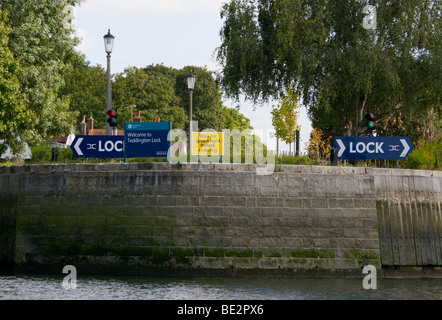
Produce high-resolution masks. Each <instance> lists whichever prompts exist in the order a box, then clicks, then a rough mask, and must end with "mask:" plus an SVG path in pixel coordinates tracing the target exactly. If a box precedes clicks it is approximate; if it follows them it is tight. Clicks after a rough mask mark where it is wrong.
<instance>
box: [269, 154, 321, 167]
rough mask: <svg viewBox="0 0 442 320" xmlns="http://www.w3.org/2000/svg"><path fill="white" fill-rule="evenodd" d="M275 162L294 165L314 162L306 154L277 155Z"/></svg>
mask: <svg viewBox="0 0 442 320" xmlns="http://www.w3.org/2000/svg"><path fill="white" fill-rule="evenodd" d="M277 163H280V164H294V165H312V164H314V163H315V162H314V161H313V160H312V159H311V158H309V157H308V156H292V155H282V156H278V159H277Z"/></svg>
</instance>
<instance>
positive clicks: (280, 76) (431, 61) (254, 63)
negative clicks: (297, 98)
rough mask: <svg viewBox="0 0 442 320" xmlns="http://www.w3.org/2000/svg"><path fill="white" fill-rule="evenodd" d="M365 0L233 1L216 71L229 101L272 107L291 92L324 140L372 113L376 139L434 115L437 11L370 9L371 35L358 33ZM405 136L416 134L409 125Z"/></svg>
mask: <svg viewBox="0 0 442 320" xmlns="http://www.w3.org/2000/svg"><path fill="white" fill-rule="evenodd" d="M366 4H367V3H366V2H364V1H354V0H342V1H327V0H313V1H312V0H232V1H230V2H229V3H226V4H225V5H224V6H223V9H222V11H221V17H222V18H223V19H224V24H223V27H222V29H221V31H220V36H221V41H222V43H221V45H220V47H219V48H217V50H216V54H217V60H218V62H219V63H220V64H221V65H222V72H221V73H220V75H218V78H219V81H220V85H221V87H222V88H223V89H224V90H225V91H226V93H227V95H228V96H230V97H233V98H238V97H239V96H240V95H241V94H244V95H245V96H246V98H248V99H250V100H252V101H253V102H255V103H260V102H262V101H268V100H269V99H270V98H274V99H278V98H279V97H280V96H281V94H282V93H283V92H285V91H286V90H287V88H289V86H290V84H291V83H294V84H295V89H296V90H299V91H300V92H301V93H302V99H303V103H304V104H306V106H308V112H309V116H310V118H311V120H312V122H313V126H314V127H317V128H320V129H322V130H324V131H325V132H328V133H330V134H336V135H342V134H343V133H344V132H346V130H347V128H350V129H351V130H352V135H364V134H368V133H367V132H364V131H363V125H362V120H363V116H364V112H367V111H371V112H374V113H376V115H377V119H378V123H379V124H380V125H379V126H378V130H377V133H378V135H384V133H385V132H387V131H388V132H393V133H395V130H396V128H397V126H396V125H395V123H393V122H390V121H386V120H388V118H389V117H390V116H391V115H394V116H395V117H396V118H398V117H399V118H400V119H401V120H402V121H403V122H410V120H411V121H414V120H418V119H421V117H422V116H423V117H425V116H426V114H427V112H428V110H429V109H430V108H431V107H438V106H440V97H441V96H442V85H441V76H442V73H441V72H440V70H441V62H442V56H441V54H440V52H442V40H441V39H442V35H441V32H442V31H441V30H442V26H441V21H442V20H441V19H440V14H441V10H440V2H438V1H434V0H413V1H409V0H398V1H377V2H376V9H377V11H376V12H377V27H376V28H375V29H368V30H367V29H365V28H364V27H363V25H362V22H363V20H364V18H365V17H366V16H365V14H364V13H363V8H364V6H365V5H366ZM402 133H403V134H407V135H413V134H414V133H415V128H413V127H410V126H406V127H405V130H403V132H402Z"/></svg>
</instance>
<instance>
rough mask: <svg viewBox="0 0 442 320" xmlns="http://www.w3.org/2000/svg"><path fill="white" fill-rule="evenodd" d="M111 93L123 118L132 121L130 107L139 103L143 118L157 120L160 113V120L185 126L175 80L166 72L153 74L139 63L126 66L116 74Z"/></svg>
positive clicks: (175, 126) (180, 126)
mask: <svg viewBox="0 0 442 320" xmlns="http://www.w3.org/2000/svg"><path fill="white" fill-rule="evenodd" d="M112 93H113V104H114V105H115V107H116V108H117V110H118V114H119V118H120V119H122V120H123V122H124V121H131V119H130V110H129V108H128V107H130V106H136V108H137V110H140V111H141V116H142V119H143V120H142V121H154V119H155V118H156V117H157V116H159V117H160V120H161V121H172V122H173V127H174V128H180V129H182V128H184V126H185V123H186V119H187V118H186V114H185V111H184V110H183V109H182V108H180V107H179V106H177V105H175V104H174V103H176V102H177V99H176V97H175V91H174V87H173V82H172V81H170V79H169V77H168V76H167V75H162V74H159V73H157V74H155V73H152V74H150V73H149V72H148V71H146V70H145V69H140V68H137V67H130V68H126V69H125V71H124V72H123V73H121V74H117V75H116V76H115V81H114V84H113V89H112Z"/></svg>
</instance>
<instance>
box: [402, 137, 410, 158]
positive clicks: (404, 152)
mask: <svg viewBox="0 0 442 320" xmlns="http://www.w3.org/2000/svg"><path fill="white" fill-rule="evenodd" d="M400 140H401V142H402V144H403V146H404V150H403V151H402V153H401V155H400V156H401V157H405V156H406V155H407V152H408V150H410V146H409V145H408V143H407V140H405V139H400Z"/></svg>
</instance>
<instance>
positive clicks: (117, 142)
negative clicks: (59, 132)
mask: <svg viewBox="0 0 442 320" xmlns="http://www.w3.org/2000/svg"><path fill="white" fill-rule="evenodd" d="M71 149H72V151H73V153H74V155H75V157H76V158H124V137H123V136H83V135H79V136H75V139H74V141H73V142H72V144H71Z"/></svg>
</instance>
